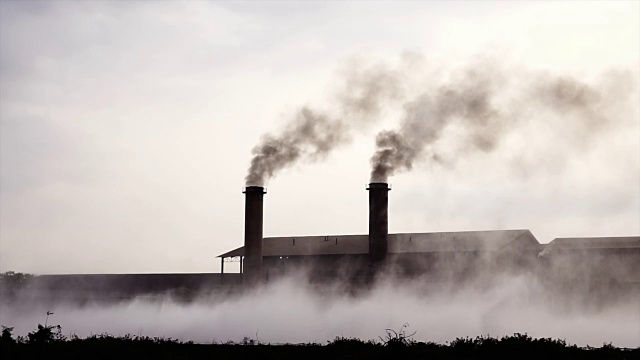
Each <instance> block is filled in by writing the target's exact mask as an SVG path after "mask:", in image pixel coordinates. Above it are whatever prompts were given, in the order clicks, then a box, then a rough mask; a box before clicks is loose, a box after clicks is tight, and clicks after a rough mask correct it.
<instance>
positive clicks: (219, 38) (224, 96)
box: [0, 0, 640, 340]
mask: <svg viewBox="0 0 640 360" xmlns="http://www.w3.org/2000/svg"><path fill="white" fill-rule="evenodd" d="M639 24H640V5H639V4H638V2H624V1H619V2H611V3H609V2H606V3H605V2H514V3H508V2H424V3H420V2H374V3H366V4H365V3H360V2H346V3H336V2H305V3H296V2H260V3H255V2H248V3H236V2H234V3H231V2H229V3H225V2H153V3H148V2H107V1H95V2H91V1H88V2H75V1H48V2H39V1H28V2H24V1H11V0H9V1H2V2H0V102H1V106H0V126H1V131H0V170H1V171H0V173H1V183H0V225H1V227H0V250H1V252H0V271H3V272H4V271H8V270H14V271H22V272H29V273H140V272H212V271H218V270H219V264H218V262H217V261H214V257H215V256H216V255H218V254H220V253H223V252H225V251H228V250H230V249H232V248H235V247H238V246H241V244H242V235H243V226H242V224H243V205H244V203H243V195H242V193H241V190H242V186H243V185H244V184H245V176H246V175H247V169H248V168H249V165H250V160H251V157H252V152H251V151H252V149H253V148H254V146H255V145H256V144H258V143H259V141H260V138H261V136H262V135H263V134H265V133H278V131H280V129H282V128H283V127H284V126H285V125H286V124H287V122H288V121H289V119H291V117H292V116H293V115H294V114H296V112H297V111H298V109H300V108H301V107H303V106H310V107H311V108H314V109H321V110H327V111H328V112H329V113H331V114H335V113H336V111H335V107H334V105H335V103H336V97H338V98H339V96H340V94H341V91H342V90H343V89H344V83H345V73H348V71H349V69H353V68H354V66H355V67H356V68H357V67H358V66H360V64H364V65H363V66H375V65H376V64H385V65H386V66H388V67H389V68H397V67H398V66H399V64H402V63H403V62H405V63H406V62H409V64H414V65H415V66H414V67H413V68H411V71H413V72H414V73H416V74H420V76H417V77H415V78H412V77H411V76H409V79H410V80H411V79H413V80H414V82H411V81H409V83H408V84H409V85H408V89H407V90H406V93H405V95H407V97H409V98H412V97H414V96H415V95H417V93H416V92H414V90H415V89H420V88H421V86H420V84H421V83H420V81H429V79H439V78H438V76H442V77H446V76H448V75H447V74H452V73H453V74H455V73H456V71H457V70H458V69H460V68H464V67H465V66H468V65H469V64H474V63H476V62H477V61H484V60H486V59H489V60H490V61H492V62H497V63H498V65H499V67H501V68H504V69H508V70H509V71H517V72H519V73H520V72H522V73H527V74H531V73H536V74H548V75H549V76H550V77H554V76H560V77H570V78H573V79H578V80H580V81H582V82H584V83H586V84H589V85H599V84H609V85H608V86H609V87H605V88H604V90H603V92H602V94H604V96H606V97H607V99H608V102H607V104H609V105H607V106H608V109H609V110H611V109H615V111H609V112H607V114H608V116H612V117H613V120H615V121H614V124H615V126H610V127H607V128H606V129H601V130H598V131H596V132H595V133H589V135H588V136H586V135H585V134H583V133H580V128H575V127H572V125H571V122H567V121H563V119H565V118H564V117H563V116H560V115H557V114H556V115H555V116H554V117H552V118H551V119H552V121H547V122H538V121H537V120H539V119H540V118H541V117H536V116H527V119H530V120H528V121H527V122H525V123H524V125H523V126H522V127H520V128H518V129H517V130H516V131H513V132H510V133H509V136H508V137H506V138H505V139H504V140H503V141H501V142H500V145H499V147H498V148H496V149H495V150H494V151H491V152H489V153H485V152H480V153H475V152H474V153H469V155H468V156H464V157H462V158H460V159H459V160H457V161H456V162H455V164H454V165H446V164H445V165H434V164H433V163H431V162H428V161H418V162H417V163H416V164H415V166H414V167H413V169H412V171H410V172H403V173H401V174H397V175H395V176H393V177H392V178H391V179H390V182H391V183H392V184H393V191H392V193H391V195H390V203H389V213H390V214H392V215H391V216H390V218H389V231H390V232H392V233H394V232H429V231H456V230H483V229H512V228H526V229H530V230H531V231H532V232H533V233H534V235H535V236H536V237H537V238H538V239H539V240H540V241H541V242H548V241H550V240H552V239H553V238H555V237H562V236H623V235H637V234H639V233H640V220H639V219H640V119H639V115H638V114H639V109H640V105H639V100H638V98H639V97H638V91H637V87H638V74H639V73H640V45H639V44H640V27H639V26H640V25H639ZM354 64H355V65H354ZM411 74H413V73H411ZM434 81H435V80H434ZM612 84H615V86H614V85H612ZM621 84H622V85H621ZM618 94H619V95H620V96H617V95H618ZM500 95H501V96H507V97H508V96H509V95H510V94H500ZM375 115H376V117H377V118H376V121H375V122H373V123H372V124H371V126H367V127H366V129H364V128H363V129H360V128H357V129H356V130H357V131H355V130H354V131H353V132H352V133H351V135H352V136H351V138H350V139H349V141H346V142H345V143H344V144H343V145H341V146H340V147H339V148H337V149H336V150H335V151H332V152H331V153H329V154H327V155H326V156H325V157H322V158H321V159H314V161H313V162H312V163H309V162H301V163H297V164H294V165H293V166H292V167H289V168H286V169H284V170H283V171H282V172H280V173H279V174H278V176H277V177H274V178H273V179H271V180H269V181H268V182H267V183H266V185H267V186H268V194H267V195H266V197H265V222H264V226H265V229H264V234H265V236H281V235H314V234H319V235H322V234H349V233H366V231H367V193H366V191H365V189H364V185H365V184H366V183H367V182H368V181H369V176H370V171H371V169H370V162H369V161H370V158H371V156H372V155H373V153H374V151H375V136H376V134H378V133H379V132H380V131H382V130H387V129H389V130H393V129H396V128H397V126H398V124H399V122H400V120H401V119H402V107H401V104H397V103H396V104H394V103H389V104H385V106H384V107H382V108H380V109H379V111H378V112H377V113H376V114H375ZM529 115H530V114H529ZM534 115H535V114H534ZM567 116H569V115H567ZM572 116H573V115H572ZM545 119H549V118H545ZM458 130H460V129H458ZM462 130H464V128H463V129H462ZM451 131H452V132H453V134H451V135H452V136H451V137H450V138H448V139H451V140H449V141H451V142H452V143H453V144H460V142H459V139H460V137H457V135H456V134H457V133H456V129H455V128H453V129H451ZM567 134H571V135H573V136H572V137H571V140H568V137H567ZM583 135H584V136H583ZM446 148H447V149H448V147H446ZM400 321H408V322H411V321H410V319H401V320H400ZM397 325H401V324H397ZM397 325H394V324H388V325H387V324H386V323H385V326H392V327H397ZM136 330H137V329H133V330H129V329H127V331H129V332H131V331H133V332H135V331H136ZM375 330H380V329H377V328H376V329H375ZM96 331H98V330H97V329H96ZM243 331H244V330H243ZM247 331H249V330H247ZM253 331H254V330H253V329H251V333H248V334H244V335H249V336H250V335H253ZM234 334H235V333H234ZM238 334H240V331H238ZM167 335H171V334H167ZM331 335H340V334H331ZM345 335H348V334H345ZM354 335H358V334H354ZM365 335H367V336H368V334H365ZM375 335H378V334H377V333H376V334H375ZM427 335H429V334H428V333H427V334H424V336H427ZM455 335H456V336H458V335H464V334H458V333H456V334H455ZM545 335H547V334H545ZM548 335H553V334H548ZM234 336H235V335H234ZM238 336H239V335H238ZM443 336H444V335H443ZM231 337H232V336H231ZM274 339H275V340H277V337H275V336H274Z"/></svg>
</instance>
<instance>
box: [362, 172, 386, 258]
mask: <svg viewBox="0 0 640 360" xmlns="http://www.w3.org/2000/svg"><path fill="white" fill-rule="evenodd" d="M367 190H369V260H370V262H371V264H372V265H375V264H379V263H381V262H383V261H384V260H385V259H386V257H387V235H388V234H389V216H388V213H387V208H388V206H389V190H391V188H390V187H389V184H387V183H383V182H372V183H370V184H369V187H367Z"/></svg>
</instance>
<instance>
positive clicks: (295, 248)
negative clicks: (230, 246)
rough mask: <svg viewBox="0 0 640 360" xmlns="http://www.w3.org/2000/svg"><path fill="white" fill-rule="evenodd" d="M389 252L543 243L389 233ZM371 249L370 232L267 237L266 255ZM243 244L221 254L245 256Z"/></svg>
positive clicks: (499, 235) (517, 235)
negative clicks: (363, 233) (361, 233)
mask: <svg viewBox="0 0 640 360" xmlns="http://www.w3.org/2000/svg"><path fill="white" fill-rule="evenodd" d="M388 240H389V253H391V254H393V253H424V252H440V251H496V250H499V249H501V248H503V247H505V246H507V245H508V244H512V243H517V244H518V246H520V247H522V248H524V249H530V250H537V249H539V246H540V244H539V243H538V241H537V240H536V239H535V237H534V236H533V234H531V232H530V231H529V230H495V231H461V232H438V233H402V234H389V237H388ZM368 252H369V235H367V234H365V235H328V236H295V237H294V236H291V237H289V236H287V237H267V238H264V240H263V244H262V253H263V256H303V255H358V254H367V253H368ZM243 255H244V247H239V248H237V249H234V250H232V251H229V252H227V253H224V254H222V255H219V256H218V257H234V256H243Z"/></svg>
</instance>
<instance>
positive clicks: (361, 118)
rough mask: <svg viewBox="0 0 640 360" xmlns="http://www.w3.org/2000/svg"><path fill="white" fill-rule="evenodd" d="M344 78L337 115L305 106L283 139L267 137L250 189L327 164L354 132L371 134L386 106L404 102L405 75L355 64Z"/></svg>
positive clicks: (260, 147)
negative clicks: (300, 167)
mask: <svg viewBox="0 0 640 360" xmlns="http://www.w3.org/2000/svg"><path fill="white" fill-rule="evenodd" d="M340 76H341V79H343V83H342V85H341V89H340V90H339V91H338V92H337V95H336V99H335V103H337V107H338V109H337V115H331V112H330V111H321V110H318V109H311V108H310V107H308V106H303V107H301V108H300V109H299V110H298V111H296V113H295V115H294V116H293V117H292V118H291V119H290V120H289V121H288V122H287V123H286V125H285V126H284V128H283V129H282V131H280V132H279V133H278V134H276V135H274V134H266V135H264V136H262V138H261V139H260V142H259V143H258V145H256V146H255V147H254V148H253V150H252V154H253V158H252V159H251V166H250V167H249V171H248V174H247V176H246V178H245V181H246V184H247V185H264V183H265V182H266V181H267V180H268V179H270V178H272V177H274V176H276V175H277V173H278V172H279V171H281V170H283V169H285V168H287V167H289V166H292V165H293V164H295V163H298V162H314V161H318V160H322V159H324V158H325V157H326V156H327V155H329V154H330V153H331V151H332V150H334V149H335V148H336V147H338V146H340V145H343V144H346V143H348V142H349V141H350V140H351V136H352V133H353V131H354V130H355V129H359V130H363V129H367V128H368V127H369V126H370V125H371V124H373V123H375V121H376V120H377V119H378V117H379V114H380V112H381V110H382V108H383V107H384V105H385V104H387V103H388V102H390V101H395V100H398V99H400V98H402V94H403V91H402V89H401V84H402V80H401V79H402V76H403V71H402V70H401V69H392V68H390V67H388V66H387V65H385V64H381V63H379V64H374V65H369V66H366V65H364V66H363V64H362V63H361V62H358V61H352V62H351V63H350V64H348V65H347V66H346V67H345V68H344V69H343V70H342V71H341V73H340Z"/></svg>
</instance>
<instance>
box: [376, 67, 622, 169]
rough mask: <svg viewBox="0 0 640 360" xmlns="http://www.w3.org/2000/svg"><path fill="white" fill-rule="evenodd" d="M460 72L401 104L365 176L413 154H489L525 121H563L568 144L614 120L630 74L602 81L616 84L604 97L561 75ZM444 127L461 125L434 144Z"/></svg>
mask: <svg viewBox="0 0 640 360" xmlns="http://www.w3.org/2000/svg"><path fill="white" fill-rule="evenodd" d="M479 68H480V69H479ZM461 75H462V76H460V77H459V79H453V80H451V79H449V80H447V81H445V82H444V84H441V85H436V86H432V87H431V88H428V89H426V90H424V91H423V92H422V93H421V94H420V95H419V96H417V97H415V98H414V99H413V100H411V101H410V102H408V103H406V104H405V106H404V114H403V117H402V119H401V121H400V124H399V127H398V128H397V129H396V130H385V131H381V132H380V133H378V135H377V136H376V151H375V153H374V155H373V156H372V158H371V165H372V170H371V181H372V182H387V181H388V178H389V177H390V176H392V175H394V174H396V173H399V172H403V171H409V170H411V169H412V168H413V167H414V165H415V164H416V162H417V161H420V160H429V161H432V162H433V163H436V164H443V163H446V164H448V165H452V164H455V162H456V160H457V159H458V158H459V157H460V156H461V155H464V154H468V153H469V152H476V151H479V152H491V151H493V150H495V149H497V148H498V147H499V145H500V141H501V139H502V138H503V136H504V135H505V134H506V133H507V132H509V131H511V130H514V129H516V128H518V127H519V126H520V125H523V124H525V123H526V120H535V121H539V122H541V123H544V122H546V121H550V119H552V120H559V121H564V122H566V123H569V124H560V126H555V128H556V129H557V131H561V132H563V135H565V136H566V138H568V139H569V140H570V142H571V141H574V140H578V141H576V142H580V141H579V140H585V139H588V138H589V137H591V136H593V135H594V134H597V133H598V131H600V130H602V129H603V127H604V126H606V125H608V124H610V123H611V122H613V121H615V120H620V119H616V117H615V116H612V114H610V113H607V111H608V110H610V109H611V107H612V105H613V103H614V102H619V101H620V99H624V98H628V96H629V94H630V93H631V89H632V87H631V86H623V84H625V83H626V84H629V83H630V79H631V77H629V78H618V79H615V78H614V79H609V83H616V82H617V83H618V84H617V85H615V88H617V90H618V91H620V92H619V93H617V94H615V97H611V96H607V95H605V94H604V90H605V88H606V86H605V85H607V84H599V85H598V86H593V85H589V84H587V83H585V82H581V81H579V80H576V79H573V78H571V77H567V76H557V77H554V76H550V75H547V74H531V73H529V74H527V73H517V72H515V73H509V72H508V71H505V70H503V69H500V68H499V67H498V66H497V65H493V64H492V65H486V64H484V65H482V66H477V65H474V66H471V67H469V69H468V70H465V71H462V72H461ZM609 85H610V84H609ZM544 116H547V117H549V119H545V118H544ZM556 125H557V124H556ZM451 127H457V128H458V129H462V131H463V133H464V134H465V136H464V138H463V143H462V144H457V145H456V146H455V148H454V149H451V148H450V147H451V145H449V148H447V149H440V148H439V147H438V143H439V142H443V140H446V139H445V138H446V137H447V134H449V135H450V134H455V132H447V130H448V129H449V128H451ZM567 127H571V129H567ZM568 130H569V131H568ZM531 145H532V146H536V145H537V146H540V145H542V144H531ZM441 150H446V151H445V152H447V153H448V156H446V157H445V156H444V155H443V154H442V153H441Z"/></svg>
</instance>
